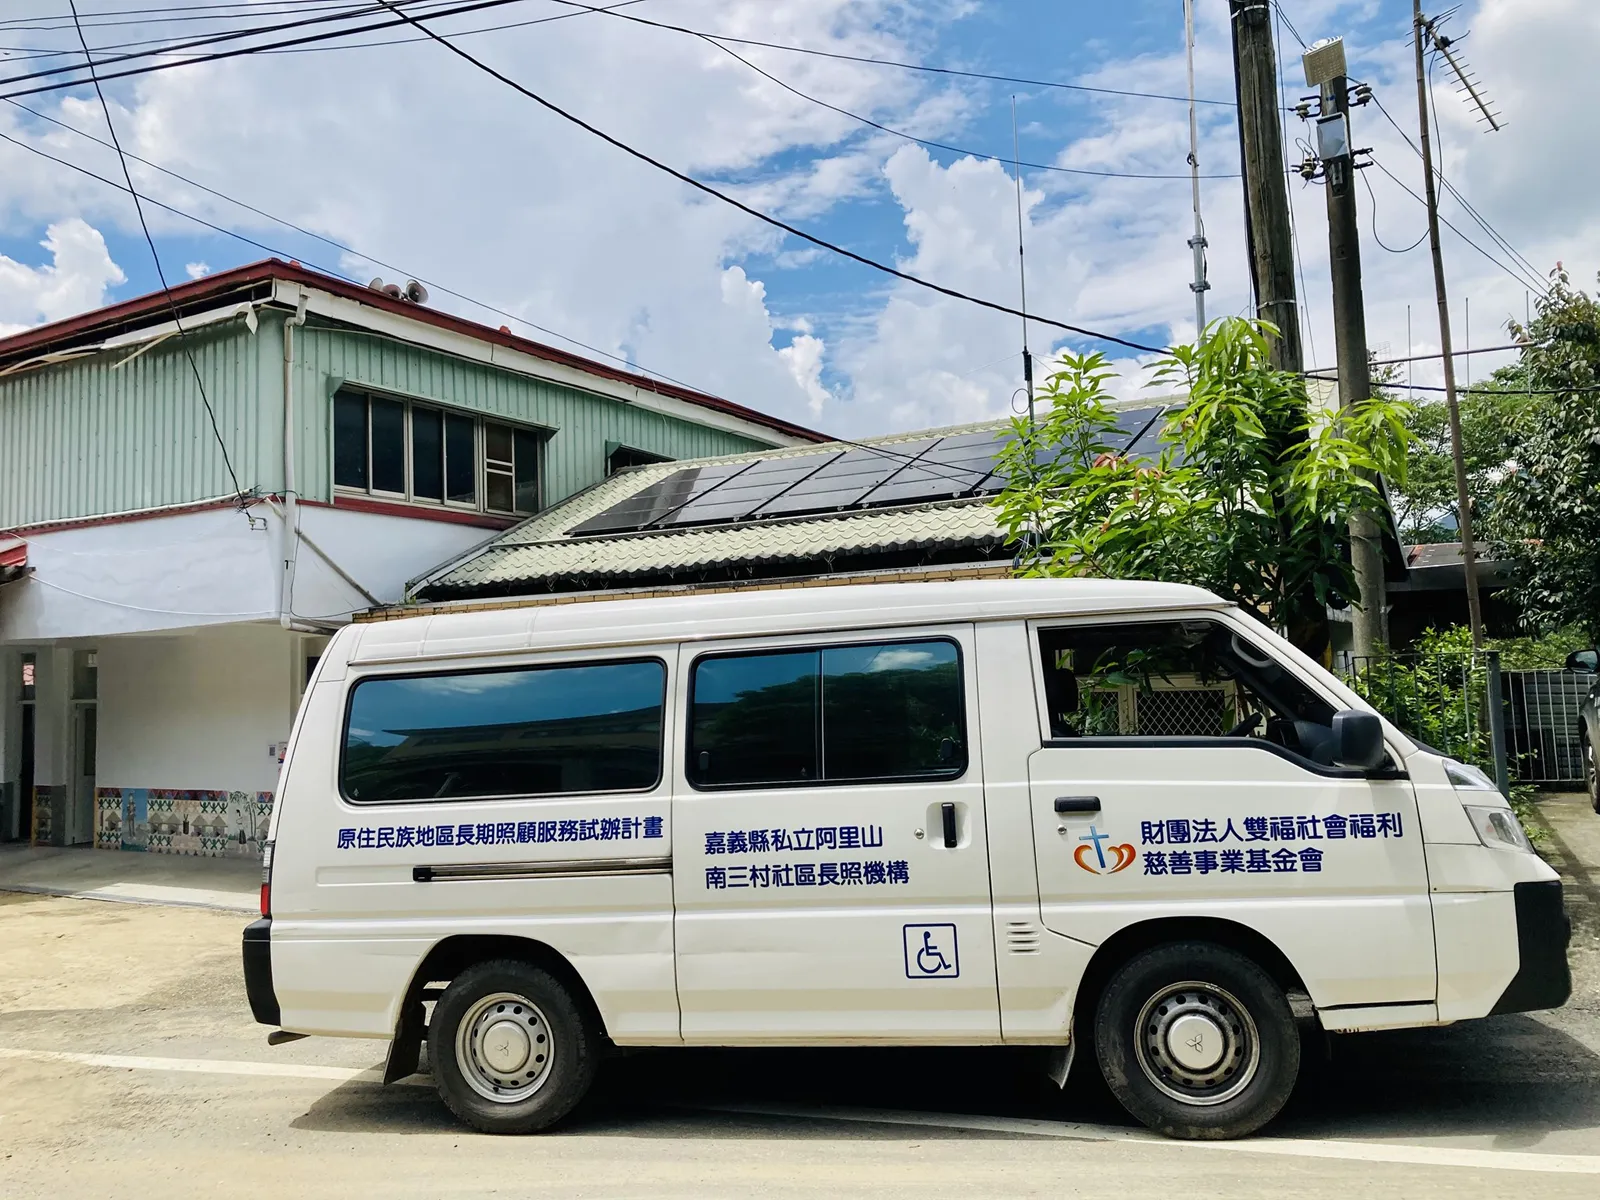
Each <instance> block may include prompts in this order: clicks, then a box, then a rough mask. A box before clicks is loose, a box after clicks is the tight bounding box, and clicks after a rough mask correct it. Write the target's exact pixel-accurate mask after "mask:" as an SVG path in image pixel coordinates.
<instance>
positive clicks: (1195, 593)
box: [330, 579, 1227, 663]
mask: <svg viewBox="0 0 1600 1200" xmlns="http://www.w3.org/2000/svg"><path fill="white" fill-rule="evenodd" d="M1224 607H1227V605H1226V603H1225V602H1224V601H1222V600H1220V599H1218V598H1217V597H1216V596H1214V595H1213V594H1212V593H1210V592H1207V591H1205V590H1203V589H1201V588H1197V587H1190V586H1188V585H1186V584H1176V583H1149V582H1145V581H1142V580H1118V579H982V580H958V581H948V582H913V583H871V584H841V585H838V586H835V587H777V588H772V589H768V590H762V591H744V590H740V591H737V592H719V593H711V594H707V593H703V592H702V593H692V594H688V595H683V596H670V597H659V598H651V599H638V600H597V601H588V602H585V603H581V604H579V603H572V604H545V605H537V606H529V607H525V608H505V609H495V610H490V611H486V612H449V611H443V612H433V613H426V614H422V615H419V616H415V617H403V618H400V619H398V620H392V621H381V622H376V623H373V624H357V625H351V626H348V627H346V629H345V630H344V631H342V633H341V634H340V636H339V637H338V639H336V645H337V644H338V643H342V644H343V645H342V647H341V648H343V649H344V651H345V655H346V656H347V661H349V662H351V663H378V662H403V661H406V660H418V659H433V658H457V657H475V656H481V655H492V654H505V653H514V652H517V651H525V650H550V649H564V648H574V649H576V648H581V647H586V646H627V645H643V644H648V643H653V642H684V641H702V640H706V639H710V638H728V637H759V636H763V635H770V634H782V633H790V632H794V631H796V630H804V631H806V632H812V631H826V630H832V629H840V630H843V629H863V628H867V629H870V628H874V627H879V628H883V627H892V626H897V625H933V624H939V623H942V622H948V621H971V620H1003V619H1008V618H1013V619H1014V618H1019V617H1024V618H1025V617H1042V616H1074V615H1081V614H1090V613H1130V612H1148V611H1151V610H1157V611H1159V610H1166V609H1194V608H1212V609H1216V608H1224ZM330 650H333V647H330Z"/></svg>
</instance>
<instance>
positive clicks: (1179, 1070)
mask: <svg viewBox="0 0 1600 1200" xmlns="http://www.w3.org/2000/svg"><path fill="white" fill-rule="evenodd" d="M1095 1051H1096V1057H1097V1058H1098V1059H1099V1062H1100V1071H1101V1073H1102V1074H1103V1075H1104V1076H1105V1080H1106V1085H1107V1086H1108V1087H1109V1088H1110V1089H1111V1092H1112V1094H1113V1095H1115V1096H1116V1098H1117V1099H1118V1101H1120V1102H1121V1104H1122V1106H1123V1107H1124V1108H1126V1109H1127V1110H1128V1112H1129V1113H1130V1114H1132V1115H1133V1116H1134V1117H1135V1118H1137V1119H1138V1120H1139V1121H1141V1122H1143V1123H1144V1124H1145V1125H1147V1126H1149V1127H1150V1128H1151V1129H1154V1130H1156V1131H1157V1132H1158V1133H1164V1134H1166V1135H1167V1136H1168V1137H1176V1138H1208V1139H1212V1138H1236V1137H1243V1136H1245V1135H1246V1134H1250V1133H1254V1132H1255V1131H1256V1130H1257V1129H1260V1128H1261V1127H1262V1126H1263V1125H1265V1124H1266V1123H1267V1122H1268V1121H1270V1120H1272V1118H1273V1117H1275V1116H1277V1115H1278V1111H1279V1110H1280V1109H1282V1108H1283V1106H1284V1103H1285V1102H1286V1101H1287V1100H1288V1099H1289V1093H1290V1092H1291V1091H1293V1090H1294V1083H1295V1077H1296V1076H1297V1075H1298V1074H1299V1072H1300V1037H1299V1031H1298V1030H1297V1029H1296V1027H1295V1023H1294V1014H1293V1013H1292V1012H1291V1011H1290V1010H1289V1002H1288V1000H1287V999H1286V998H1285V997H1284V994H1283V990H1282V989H1281V988H1279V987H1278V985H1277V984H1276V983H1274V982H1273V980H1272V977H1271V976H1270V975H1268V974H1267V973H1266V972H1265V971H1263V970H1262V969H1261V968H1260V967H1259V966H1257V965H1256V964H1255V963H1254V962H1252V961H1251V960H1250V959H1248V958H1246V957H1244V956H1243V955H1242V954H1238V953H1236V952H1234V951H1232V950H1229V949H1227V948H1225V947H1222V946H1217V945H1212V944H1209V943H1205V942H1177V943H1174V944H1172V945H1167V946H1157V947H1155V948H1154V949H1151V950H1146V951H1145V952H1144V953H1142V954H1139V955H1137V956H1136V957H1134V958H1133V959H1131V960H1130V961H1129V962H1127V963H1126V964H1124V965H1123V967H1122V968H1121V969H1120V970H1119V971H1118V972H1117V973H1116V975H1114V976H1113V977H1112V979H1111V982H1110V983H1109V984H1108V985H1107V987H1106V990H1105V991H1104V993H1102V994H1101V997H1100V1003H1099V1005H1098V1007H1097V1010H1096V1019H1095Z"/></svg>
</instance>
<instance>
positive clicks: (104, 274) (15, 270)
mask: <svg viewBox="0 0 1600 1200" xmlns="http://www.w3.org/2000/svg"><path fill="white" fill-rule="evenodd" d="M39 244H40V245H41V246H43V247H44V248H45V249H46V250H47V251H49V253H50V256H51V260H52V261H51V262H49V263H47V264H45V265H42V266H38V267H30V266H27V265H25V264H23V263H19V262H16V261H15V260H13V259H10V258H7V257H6V256H5V255H3V254H0V336H7V335H9V334H13V333H17V332H19V331H21V330H23V329H26V328H27V327H28V326H30V325H34V324H37V323H39V322H40V321H58V320H60V319H62V318H63V317H70V316H73V315H75V314H77V313H80V312H83V311H84V310H86V309H91V308H98V307H99V306H100V305H102V304H104V303H105V302H106V289H107V288H109V287H113V286H115V285H116V284H119V283H123V282H125V279H126V277H125V276H124V275H123V273H122V269H121V268H120V267H118V266H117V264H116V263H114V262H112V261H111V253H110V251H108V250H107V249H106V240H105V238H103V237H101V236H100V231H99V230H98V229H95V228H94V227H93V226H91V225H89V224H88V223H87V222H85V221H83V220H82V219H81V218H78V217H69V218H67V219H66V220H63V221H57V222H56V223H54V224H52V225H51V226H50V227H49V228H48V229H47V230H46V232H45V238H44V241H42V242H40V243H39Z"/></svg>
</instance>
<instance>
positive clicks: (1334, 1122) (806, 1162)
mask: <svg viewBox="0 0 1600 1200" xmlns="http://www.w3.org/2000/svg"><path fill="white" fill-rule="evenodd" d="M1545 809H1546V814H1547V817H1548V819H1549V822H1550V824H1551V826H1552V829H1553V830H1554V834H1555V836H1554V837H1553V838H1552V844H1551V845H1550V847H1549V851H1548V852H1549V853H1550V854H1551V856H1552V858H1553V859H1554V860H1555V861H1556V862H1557V863H1558V865H1559V866H1561V867H1562V869H1563V871H1564V872H1566V873H1567V874H1568V877H1569V880H1570V881H1571V882H1572V884H1573V885H1574V888H1575V889H1576V891H1577V897H1576V900H1575V903H1574V905H1573V908H1574V912H1575V915H1578V916H1579V918H1580V921H1581V922H1582V924H1581V927H1580V930H1579V942H1578V944H1577V945H1576V946H1575V954H1574V958H1575V961H1576V963H1577V965H1578V969H1579V974H1580V990H1579V993H1578V995H1576V996H1575V997H1574V1002H1573V1003H1572V1004H1571V1005H1569V1006H1568V1007H1567V1008H1566V1009H1563V1010H1561V1011H1559V1012H1556V1013H1549V1014H1540V1015H1537V1016H1512V1017H1501V1018H1494V1019H1491V1020H1488V1021H1482V1022H1473V1023H1467V1024H1463V1025H1460V1026H1456V1027H1453V1028H1449V1029H1438V1030H1420V1031H1413V1032H1404V1033H1392V1034H1373V1035H1364V1036H1361V1037H1349V1038H1342V1039H1338V1041H1337V1042H1336V1044H1335V1045H1334V1047H1333V1048H1332V1052H1331V1055H1330V1057H1329V1059H1328V1061H1327V1062H1325V1063H1323V1064H1321V1065H1320V1066H1319V1068H1318V1069H1317V1070H1316V1071H1315V1072H1314V1073H1313V1074H1312V1075H1311V1076H1310V1077H1309V1078H1308V1079H1307V1081H1306V1083H1305V1085H1304V1086H1303V1087H1302V1088H1301V1090H1300V1093H1299V1094H1298V1095H1297V1096H1296V1098H1295V1100H1294V1101H1293V1103H1292V1105H1291V1107H1290V1109H1289V1111H1288V1112H1287V1113H1286V1114H1285V1116H1284V1117H1283V1118H1282V1119H1281V1120H1280V1121H1279V1122H1278V1123H1277V1124H1275V1125H1274V1126H1273V1127H1272V1129H1271V1130H1270V1133H1271V1135H1272V1136H1270V1137H1265V1138H1257V1139H1253V1140H1251V1141H1248V1142H1243V1143H1230V1144H1226V1145H1221V1146H1203V1147H1201V1146H1193V1145H1182V1144H1175V1143H1168V1142H1160V1141H1157V1140H1154V1139H1150V1138H1148V1137H1146V1136H1145V1135H1144V1134H1143V1133H1142V1132H1140V1131H1138V1130H1136V1129H1133V1128H1132V1127H1131V1126H1129V1124H1128V1123H1127V1122H1126V1121H1125V1120H1124V1119H1122V1118H1121V1117H1120V1115H1119V1113H1118V1111H1117V1110H1116V1108H1115V1106H1114V1105H1113V1104H1112V1103H1111V1101H1110V1100H1109V1098H1108V1097H1107V1096H1106V1095H1105V1094H1104V1092H1103V1090H1102V1089H1101V1088H1100V1087H1099V1086H1097V1085H1096V1083H1095V1082H1094V1081H1093V1079H1092V1078H1087V1077H1078V1078H1075V1079H1074V1080H1072V1081H1071V1082H1069V1085H1068V1088H1067V1090H1066V1091H1065V1092H1064V1093H1063V1092H1058V1091H1056V1090H1055V1089H1054V1088H1053V1087H1052V1086H1051V1085H1050V1084H1048V1083H1046V1082H1044V1081H1043V1080H1042V1079H1041V1077H1040V1075H1039V1073H1038V1071H1037V1069H1036V1067H1035V1064H1034V1062H1033V1060H1032V1059H1031V1057H1030V1056H1029V1055H1028V1054H1026V1053H1020V1052H1008V1051H982V1052H979V1051H939V1052H934V1051H918V1052H902V1051H833V1052H811V1051H792V1052H790V1051H781V1052H780V1051H767V1052H732V1051H676V1052H653V1053H646V1054H637V1055H632V1056H629V1057H627V1058H625V1059H621V1060H619V1061H617V1062H614V1063H612V1064H611V1065H610V1067H609V1068H608V1070H607V1071H606V1072H605V1073H604V1074H603V1076H602V1086H601V1087H600V1089H599V1090H598V1093H597V1094H596V1095H595V1096H594V1097H593V1099H592V1100H591V1102H589V1103H588V1104H587V1105H586V1106H585V1107H584V1108H583V1109H581V1110H580V1112H579V1114H578V1115H577V1117H576V1118H575V1119H574V1120H573V1121H572V1122H570V1124H569V1125H568V1127H567V1128H566V1129H565V1130H564V1131H562V1132H560V1133H557V1134H552V1135H546V1136H542V1137H530V1138H487V1137H481V1136H477V1135H474V1134H471V1133H469V1132H468V1131H466V1130H465V1129H463V1128H461V1127H460V1126H458V1125H456V1124H455V1123H454V1122H453V1121H452V1119H451V1118H450V1117H449V1115H448V1113H446V1112H445V1110H444V1109H443V1107H442V1106H441V1105H440V1104H439V1102H438V1101H437V1099H436V1098H435V1096H434V1094H433V1091H432V1089H431V1087H430V1086H428V1084H427V1081H426V1080H425V1079H423V1078H420V1077H418V1078H416V1079H414V1080H413V1081H411V1082H410V1083H409V1084H407V1085H403V1086H398V1087H391V1088H382V1087H379V1086H378V1085H377V1084H376V1083H375V1082H374V1081H373V1080H372V1079H371V1077H370V1075H369V1074H368V1072H369V1071H370V1069H371V1068H373V1067H374V1066H376V1065H377V1064H378V1062H379V1060H380V1058H381V1054H382V1047H381V1045H380V1044H378V1043H364V1042H348V1041H332V1040H323V1039H310V1040H307V1041H304V1042H298V1043H295V1044H293V1045H289V1046H283V1047H279V1048H277V1049H269V1048H268V1047H267V1046H266V1045H265V1042H264V1039H263V1036H262V1032H261V1030H260V1029H259V1027H257V1026H255V1025H253V1024H252V1023H251V1022H250V1018H249V1014H248V1012H247V1010H246V1008H245V1001H244V996H243V992H242V985H241V983H240V979H239V970H238V958H237V953H238V950H237V947H238V932H239V929H240V926H241V923H242V918H240V917H239V916H237V915H232V914H227V913H222V912H216V911H209V910H206V909H202V908H177V907H150V906H138V905H133V904H108V903H99V902H94V901H88V900H82V899H73V898H66V897H58V896H47V895H37V894H34V895H18V894H4V893H0V1154H3V1155H4V1157H3V1158H0V1196H4V1197H6V1198H7V1200H12V1198H19V1200H20V1198H22V1197H34V1196H38V1197H49V1198H51V1200H57V1198H73V1197H103V1196H119V1197H156V1196H160V1197H163V1198H166V1197H176V1196H191V1195H194V1196H200V1195H204V1196H207V1197H211V1196H229V1197H233V1196H240V1197H245V1196H263V1197H286V1196H295V1197H298V1196H339V1197H341V1198H345V1197H352V1196H374V1197H382V1198H383V1200H391V1198H393V1200H398V1198H402V1197H411V1196H416V1197H443V1196H457V1195H469V1194H470V1195H475V1196H476V1195H485V1194H504V1195H526V1194H530V1193H534V1192H537V1193H538V1194H540V1195H541V1196H550V1197H566V1196H596V1195H614V1196H643V1195H648V1196H652V1197H666V1196H696V1197H700V1196H724V1195H727V1196H734V1195H737V1196H741V1197H742V1196H748V1195H751V1194H761V1195H774V1196H788V1195H819V1194H827V1195H851V1196H871V1197H876V1196H899V1195H916V1196H918V1197H943V1196H1033V1195H1040V1196H1042V1195H1061V1194H1071V1195H1117V1196H1119V1197H1143V1196H1151V1197H1162V1198H1165V1197H1169V1196H1171V1195H1173V1194H1174V1193H1175V1192H1181V1193H1182V1194H1183V1195H1185V1196H1196V1197H1203V1196H1229V1197H1236V1196H1255V1195H1266V1194H1269V1193H1270V1194H1274V1195H1279V1194H1283V1193H1291V1194H1296V1195H1302V1196H1313V1197H1315V1196H1338V1197H1339V1198H1340V1200H1346V1197H1348V1195H1349V1194H1350V1192H1351V1190H1352V1189H1353V1188H1360V1189H1361V1192H1362V1200H1369V1198H1376V1197H1386V1196H1397V1197H1398V1196H1405V1197H1407V1198H1408V1200H1409V1198H1413V1197H1427V1196H1435V1195H1437V1196H1451V1197H1457V1196H1465V1197H1477V1196H1483V1197H1491V1196H1492V1197H1502V1196H1504V1195H1506V1194H1507V1193H1508V1192H1511V1191H1513V1190H1515V1191H1516V1192H1517V1193H1518V1194H1519V1195H1529V1196H1547V1195H1548V1196H1574V1197H1577V1196H1582V1197H1585V1198H1590V1200H1592V1197H1594V1196H1596V1195H1600V920H1596V919H1595V918H1596V917H1600V896H1596V895H1594V893H1593V885H1594V880H1593V877H1592V876H1590V875H1588V874H1586V872H1587V871H1588V868H1587V867H1585V865H1584V864H1585V863H1586V862H1587V863H1600V817H1595V816H1594V815H1593V814H1591V813H1587V812H1586V811H1585V810H1583V809H1582V808H1581V807H1580V806H1579V805H1577V804H1576V802H1566V801H1552V802H1550V803H1548V804H1547V805H1546V806H1545ZM1580 876H1581V878H1580ZM1585 889H1588V890H1587V891H1585ZM1080 1075H1086V1073H1080Z"/></svg>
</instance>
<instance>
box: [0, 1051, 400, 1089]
mask: <svg viewBox="0 0 1600 1200" xmlns="http://www.w3.org/2000/svg"><path fill="white" fill-rule="evenodd" d="M0 1058H24V1059H32V1060H34V1061H35V1062H59V1063H71V1064H73V1065H75V1066H80V1067H106V1068H108V1069H110V1070H113V1071H180V1072H188V1073H191V1074H201V1075H266V1076H272V1077H274V1078H278V1079H321V1080H327V1081H332V1082H336V1083H348V1082H350V1081H351V1080H361V1081H363V1082H368V1083H381V1082H382V1081H383V1071H382V1070H381V1069H380V1068H378V1067H318V1066H314V1065H311V1064H309V1063H267V1062H244V1061H239V1060H232V1061H230V1060H227V1059H215V1058H154V1057H150V1056H147V1055H139V1054H73V1053H69V1052H68V1051H65V1050H13V1049H8V1048H5V1047H0Z"/></svg>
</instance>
